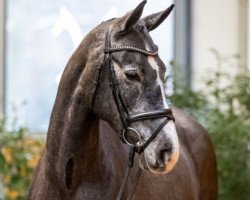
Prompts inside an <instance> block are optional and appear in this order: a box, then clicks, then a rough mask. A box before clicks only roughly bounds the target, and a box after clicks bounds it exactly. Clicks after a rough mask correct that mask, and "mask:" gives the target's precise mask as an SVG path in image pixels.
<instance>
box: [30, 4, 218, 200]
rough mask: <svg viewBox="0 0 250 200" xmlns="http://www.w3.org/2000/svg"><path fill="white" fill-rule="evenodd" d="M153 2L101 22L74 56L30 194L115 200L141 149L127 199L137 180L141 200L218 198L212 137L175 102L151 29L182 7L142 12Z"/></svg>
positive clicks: (55, 199)
mask: <svg viewBox="0 0 250 200" xmlns="http://www.w3.org/2000/svg"><path fill="white" fill-rule="evenodd" d="M145 4H146V1H143V2H141V3H140V4H139V5H138V6H137V7H136V8H135V9H134V10H132V11H130V12H128V13H127V14H125V15H124V16H122V17H119V18H114V19H111V20H108V21H104V22H102V23H101V24H99V25H98V26H97V27H96V28H94V29H93V30H92V31H90V32H89V34H87V36H86V37H85V38H84V39H83V41H82V42H81V43H80V45H79V47H78V48H77V49H76V51H75V52H74V53H73V55H72V56H71V58H70V59H69V61H68V63H67V65H66V67H65V69H64V72H63V75H62V78H61V81H60V84H59V87H58V91H57V96H56V99H55V103H54V106H53V110H52V114H51V117H50V123H49V128H48V132H47V140H46V145H45V149H44V151H43V153H42V156H41V158H40V160H39V162H38V164H37V167H36V169H35V172H34V176H33V180H32V183H31V186H30V188H29V192H28V196H27V199H28V200H41V199H46V200H59V199H65V200H68V199H70V200H78V199H79V200H80V199H88V200H89V199H90V200H91V199H96V200H103V199H104V200H106V199H107V200H112V199H115V198H116V197H117V194H118V191H119V188H121V187H120V185H121V184H122V180H124V174H125V171H126V169H127V162H128V157H127V155H128V153H129V149H131V148H128V146H130V145H132V149H135V151H136V152H137V153H138V154H136V155H134V163H133V164H134V167H133V168H132V169H131V172H130V174H129V176H127V180H126V181H125V183H126V184H125V185H124V187H123V190H122V194H121V197H120V198H121V199H126V198H128V197H129V196H130V194H131V192H130V191H131V188H132V185H134V183H135V182H137V181H138V185H137V187H135V188H132V190H134V192H133V197H132V198H133V199H136V200H142V199H143V200H145V199H146V200H147V199H150V200H165V199H169V200H174V199H177V200H189V199H190V200H196V199H197V200H198V199H202V200H208V199H209V200H214V199H217V193H218V192H217V172H216V157H215V153H214V149H213V146H212V143H211V141H210V139H209V136H208V133H207V131H206V130H205V129H204V128H203V127H202V126H201V125H200V124H199V123H198V122H196V121H195V120H194V119H193V118H192V117H190V116H189V115H187V114H185V113H184V112H183V111H182V110H180V109H178V108H176V107H174V106H171V107H170V106H169V105H168V102H167V100H166V96H165V93H164V86H163V79H164V73H165V70H166V67H165V65H164V64H163V62H162V61H161V59H160V57H159V55H158V53H157V47H156V45H155V44H154V42H153V40H152V38H151V37H150V35H149V32H150V31H153V30H154V29H155V28H157V27H158V26H159V25H160V24H161V23H162V22H163V21H164V20H165V19H166V18H167V16H168V15H169V14H170V12H171V11H172V9H173V7H174V6H173V5H172V6H170V7H169V8H167V9H166V10H164V11H162V12H158V13H154V14H152V15H149V16H146V17H144V18H141V15H142V12H143V8H144V6H145ZM121 141H122V142H121ZM128 144H129V145H128ZM133 153H134V152H133ZM130 156H131V155H130ZM130 164H131V163H130ZM135 169H142V170H143V171H142V173H141V177H140V179H139V180H138V179H137V178H136V177H137V176H136V175H137V173H136V170H135ZM118 199H119V198H118Z"/></svg>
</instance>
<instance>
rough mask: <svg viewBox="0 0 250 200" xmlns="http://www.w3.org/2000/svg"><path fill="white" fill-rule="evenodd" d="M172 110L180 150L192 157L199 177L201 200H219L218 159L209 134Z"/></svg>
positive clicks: (196, 123) (194, 121)
mask: <svg viewBox="0 0 250 200" xmlns="http://www.w3.org/2000/svg"><path fill="white" fill-rule="evenodd" d="M172 109H173V113H174V116H175V119H176V130H177V134H178V137H179V140H180V148H181V149H185V150H184V152H186V153H188V154H189V155H190V156H191V159H192V161H193V164H194V166H195V169H196V172H197V175H198V180H199V185H200V199H203V200H206V199H217V170H216V157H215V153H214V148H213V145H212V142H211V140H210V138H209V135H208V132H207V131H206V130H205V129H204V128H203V127H202V126H201V125H200V124H199V123H198V122H197V121H196V120H195V119H194V118H192V117H191V116H189V115H187V114H186V113H185V112H183V111H182V110H180V109H178V108H176V107H173V108H172Z"/></svg>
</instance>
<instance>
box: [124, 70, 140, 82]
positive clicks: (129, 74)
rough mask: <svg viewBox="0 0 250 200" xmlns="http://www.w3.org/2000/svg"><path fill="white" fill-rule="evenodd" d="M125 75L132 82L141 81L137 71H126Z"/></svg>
mask: <svg viewBox="0 0 250 200" xmlns="http://www.w3.org/2000/svg"><path fill="white" fill-rule="evenodd" d="M125 75H126V77H127V78H128V79H131V80H138V79H139V75H138V74H137V72H136V71H135V70H130V71H125Z"/></svg>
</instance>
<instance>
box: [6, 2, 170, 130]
mask: <svg viewBox="0 0 250 200" xmlns="http://www.w3.org/2000/svg"><path fill="white" fill-rule="evenodd" d="M138 3H139V2H138V1H136V2H135V1H133V0H129V1H123V0H103V1H99V0H92V1H84V2H83V1H80V0H75V1H64V0H63V1H62V0H60V1H59V0H54V1H49V0H44V1H35V0H9V1H6V32H5V34H6V39H5V49H6V52H5V72H6V73H5V91H6V93H5V112H6V116H7V119H8V122H9V123H10V122H12V121H13V119H15V118H17V119H18V121H19V123H20V124H21V125H25V126H27V127H28V128H29V129H30V130H31V131H34V132H44V131H46V130H47V128H48V123H49V117H50V114H51V110H52V106H53V103H54V99H55V96H56V91H57V87H58V83H59V80H60V76H61V73H62V71H63V69H64V67H65V65H66V63H67V61H68V59H69V58H70V56H71V54H72V53H73V51H74V50H75V49H76V47H77V46H78V44H79V42H80V41H81V40H82V38H83V37H84V36H85V35H86V34H87V33H88V32H89V31H90V30H91V29H92V28H94V27H95V26H97V25H98V24H99V23H100V22H101V21H104V20H106V19H109V18H112V17H117V16H121V15H123V14H125V13H126V12H128V11H129V10H131V9H133V8H134V7H135V6H136V5H137V4H138ZM171 3H172V0H168V1H162V0H154V1H153V2H150V1H149V2H148V3H147V5H146V6H145V10H144V15H148V14H152V13H154V12H159V11H161V10H163V9H165V8H167V6H169V5H170V4H171ZM173 23H174V17H173V14H172V15H171V16H170V17H169V18H168V19H167V22H165V23H163V24H162V25H161V26H160V27H159V28H158V29H157V30H155V31H153V32H152V34H151V35H152V37H153V39H154V41H155V43H156V44H157V45H158V46H159V49H160V56H161V58H162V59H163V61H164V62H165V63H166V64H168V63H169V61H170V60H172V59H173V56H174V51H173V45H174V44H173V42H174V38H173V37H174V36H173V35H174V33H173V31H174V28H173Z"/></svg>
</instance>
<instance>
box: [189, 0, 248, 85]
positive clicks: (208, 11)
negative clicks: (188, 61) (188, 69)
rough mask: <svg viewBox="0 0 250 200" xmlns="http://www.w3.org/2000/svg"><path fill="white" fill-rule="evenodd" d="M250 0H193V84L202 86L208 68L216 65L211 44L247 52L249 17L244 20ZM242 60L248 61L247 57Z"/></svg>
mask: <svg viewBox="0 0 250 200" xmlns="http://www.w3.org/2000/svg"><path fill="white" fill-rule="evenodd" d="M247 2H248V0H209V1H208V0H193V1H192V68H193V69H192V72H193V74H192V76H193V81H192V86H193V88H195V89H197V88H199V86H200V80H201V79H203V78H204V77H206V72H207V70H212V69H215V68H216V59H215V57H214V56H213V54H212V53H211V52H210V51H209V49H210V48H215V49H217V50H218V51H219V52H221V53H222V54H234V53H236V54H244V53H245V54H247V52H246V50H247V49H246V48H244V45H245V46H247V45H246V42H247V40H246V38H245V37H247V34H245V35H244V28H245V30H247V29H246V27H247V21H246V20H245V21H244V20H242V19H244V17H245V15H246V16H247V9H246V8H245V7H244V6H247ZM244 4H246V5H244ZM248 6H249V5H248ZM242 9H243V10H244V9H245V11H246V13H244V12H242ZM249 10H250V9H249ZM244 23H246V24H244ZM248 23H249V21H248ZM248 31H249V32H250V30H249V29H248ZM248 35H249V34H248ZM242 45H243V46H242ZM244 51H245V52H244ZM245 57H246V56H245ZM248 57H250V55H249V54H248ZM240 62H241V63H242V64H244V62H245V61H244V60H241V61H240ZM245 64H246V63H245Z"/></svg>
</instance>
